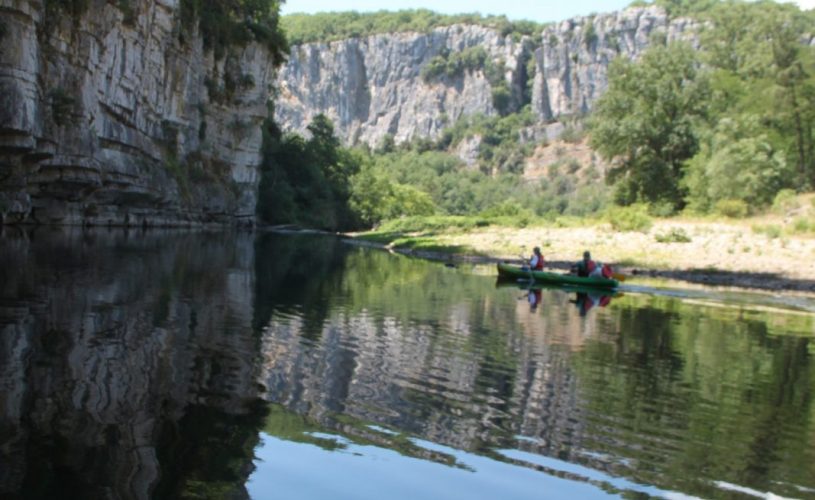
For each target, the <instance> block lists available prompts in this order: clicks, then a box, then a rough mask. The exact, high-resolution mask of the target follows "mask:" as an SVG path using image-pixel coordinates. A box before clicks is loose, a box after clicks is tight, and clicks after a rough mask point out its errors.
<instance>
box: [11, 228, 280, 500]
mask: <svg viewBox="0 0 815 500" xmlns="http://www.w3.org/2000/svg"><path fill="white" fill-rule="evenodd" d="M233 240H234V241H233ZM253 257H254V255H253V247H252V239H251V237H250V236H248V235H235V236H234V238H224V237H223V235H212V236H210V235H201V234H198V235H189V234H173V233H162V232H158V233H156V232H148V233H140V232H129V233H128V232H121V231H111V232H107V231H97V232H82V231H80V230H66V231H54V230H49V229H44V228H40V229H37V230H35V231H33V232H19V231H17V230H13V229H12V230H9V229H6V230H5V233H4V234H3V236H2V239H0V262H3V266H2V269H0V384H2V391H0V443H2V454H1V455H0V457H2V458H1V459H0V460H2V462H0V496H12V497H13V496H18V495H19V496H24V497H39V498H150V497H154V496H155V497H160V496H166V497H174V496H177V495H179V494H182V493H185V494H191V493H196V494H201V495H203V496H209V497H211V496H212V495H213V494H215V492H220V493H223V494H226V493H227V492H231V494H237V495H239V496H240V495H241V494H243V495H245V494H246V493H245V489H244V483H245V480H246V478H247V477H248V475H249V473H250V472H251V460H252V454H251V450H252V448H253V446H254V444H255V443H256V442H257V440H258V434H257V429H258V428H259V427H260V426H261V425H262V421H263V415H264V414H265V409H264V407H263V405H259V404H257V403H256V401H257V400H258V397H259V393H258V386H257V383H256V377H257V371H256V370H257V363H256V360H257V356H256V353H257V348H258V343H257V337H256V336H255V335H253V333H252V329H251V320H252V303H253V301H252V298H253V293H254V289H253V286H254V268H253V266H254V262H253ZM216 496H220V495H219V494H218V495H216Z"/></svg>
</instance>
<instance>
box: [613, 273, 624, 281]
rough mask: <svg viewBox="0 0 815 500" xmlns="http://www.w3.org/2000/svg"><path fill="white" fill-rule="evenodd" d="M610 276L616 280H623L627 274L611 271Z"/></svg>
mask: <svg viewBox="0 0 815 500" xmlns="http://www.w3.org/2000/svg"><path fill="white" fill-rule="evenodd" d="M611 277H612V278H614V279H615V280H617V281H625V280H626V278H627V276H626V275H625V274H620V273H611Z"/></svg>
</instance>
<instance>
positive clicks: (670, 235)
mask: <svg viewBox="0 0 815 500" xmlns="http://www.w3.org/2000/svg"><path fill="white" fill-rule="evenodd" d="M654 239H655V240H656V241H657V242H659V243H690V242H691V241H692V240H691V237H690V236H688V233H686V232H685V230H684V229H682V228H681V227H675V228H673V229H671V230H670V231H668V232H667V233H661V234H657V235H656V236H654Z"/></svg>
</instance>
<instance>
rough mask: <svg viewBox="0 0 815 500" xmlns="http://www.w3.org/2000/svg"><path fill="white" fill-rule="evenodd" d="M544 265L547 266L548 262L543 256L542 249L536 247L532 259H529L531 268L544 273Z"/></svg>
mask: <svg viewBox="0 0 815 500" xmlns="http://www.w3.org/2000/svg"><path fill="white" fill-rule="evenodd" d="M544 264H546V260H545V259H544V258H543V254H541V247H535V249H534V250H532V257H530V258H529V268H530V269H532V270H533V271H543V266H544Z"/></svg>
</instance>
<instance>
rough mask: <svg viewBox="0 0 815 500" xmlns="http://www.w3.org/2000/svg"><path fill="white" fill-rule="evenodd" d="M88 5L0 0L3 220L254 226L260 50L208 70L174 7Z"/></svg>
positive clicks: (167, 1) (243, 51)
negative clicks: (75, 8) (74, 8)
mask: <svg viewBox="0 0 815 500" xmlns="http://www.w3.org/2000/svg"><path fill="white" fill-rule="evenodd" d="M88 3H89V7H88V8H87V10H86V11H84V12H81V13H71V12H68V11H66V10H57V11H55V10H54V9H55V7H51V9H50V10H47V9H46V6H45V2H42V1H36V0H32V1H23V0H0V14H2V17H0V22H2V27H1V28H0V35H1V36H2V40H1V41H0V47H2V48H1V49H0V217H2V220H0V221H4V222H6V223H9V222H34V223H46V224H50V223H60V224H93V225H96V224H117V225H121V224H124V225H137V224H138V225H143V224H146V225H154V224H155V225H185V224H200V223H207V222H220V223H223V222H232V221H235V220H239V221H246V222H250V223H251V222H252V221H253V218H254V209H255V203H256V196H257V195H256V192H257V182H258V172H257V166H258V165H259V163H260V145H261V132H260V127H259V125H260V124H261V122H262V121H263V120H264V119H265V118H266V116H267V99H268V93H269V85H270V84H271V82H272V81H273V79H274V73H275V69H274V66H273V63H272V59H271V58H270V57H269V55H268V53H267V50H266V49H265V47H262V46H259V45H257V44H250V45H248V46H246V47H229V48H227V50H226V54H225V56H224V57H222V58H220V59H217V60H216V59H215V58H214V56H213V53H212V51H207V50H204V47H203V42H202V39H201V37H200V36H199V35H198V34H197V32H196V31H195V28H194V27H193V28H185V27H184V26H182V23H181V21H180V16H179V0H157V1H148V0H131V1H130V2H129V3H127V5H129V6H130V7H129V9H128V11H127V12H125V11H122V10H120V9H119V8H118V7H117V4H116V2H112V3H111V2H106V1H102V0H89V2H88ZM52 5H67V3H59V2H53V3H52ZM63 9H64V7H63ZM190 30H191V31H190Z"/></svg>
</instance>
